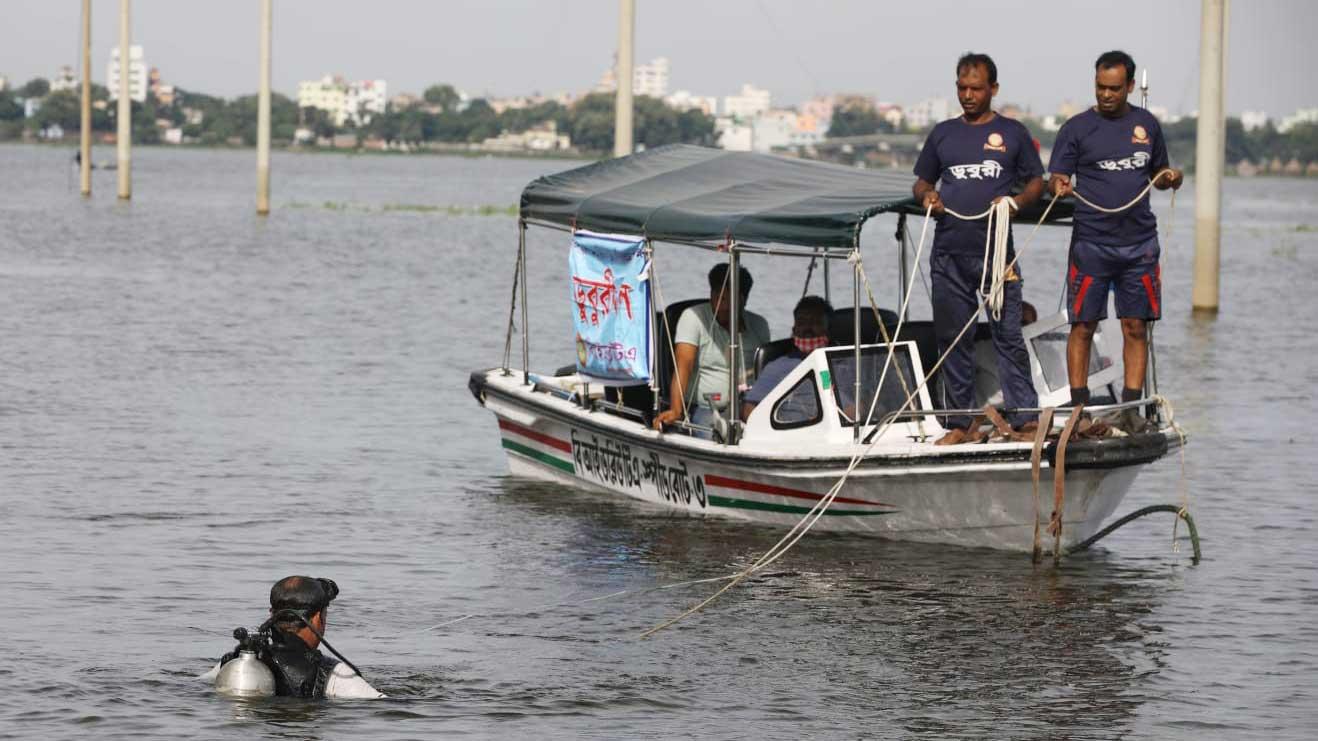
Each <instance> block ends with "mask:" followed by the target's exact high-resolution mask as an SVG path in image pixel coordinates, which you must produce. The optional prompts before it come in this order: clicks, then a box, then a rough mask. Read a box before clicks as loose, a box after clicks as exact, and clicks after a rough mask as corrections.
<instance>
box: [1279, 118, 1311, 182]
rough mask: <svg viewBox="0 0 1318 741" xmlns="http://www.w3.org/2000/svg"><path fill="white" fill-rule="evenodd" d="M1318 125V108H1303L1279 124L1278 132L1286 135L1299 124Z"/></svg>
mask: <svg viewBox="0 0 1318 741" xmlns="http://www.w3.org/2000/svg"><path fill="white" fill-rule="evenodd" d="M1306 123H1318V108H1301V109H1299V110H1297V111H1295V112H1294V113H1292V114H1291V115H1289V116H1286V117H1285V118H1283V119H1282V120H1281V121H1278V122H1277V131H1279V132H1281V133H1283V134H1285V133H1286V132H1287V131H1290V130H1291V129H1293V128H1295V126H1296V125H1297V124H1306ZM1288 174H1289V173H1288Z"/></svg>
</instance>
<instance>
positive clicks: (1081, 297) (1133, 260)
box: [1066, 236, 1162, 323]
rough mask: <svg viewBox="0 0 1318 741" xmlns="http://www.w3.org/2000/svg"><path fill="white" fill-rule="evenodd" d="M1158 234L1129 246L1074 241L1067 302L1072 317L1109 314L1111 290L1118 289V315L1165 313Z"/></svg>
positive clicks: (1149, 317)
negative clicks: (1159, 263)
mask: <svg viewBox="0 0 1318 741" xmlns="http://www.w3.org/2000/svg"><path fill="white" fill-rule="evenodd" d="M1161 254H1162V248H1160V247H1159V246H1158V238H1157V237H1156V236H1155V237H1150V238H1149V239H1147V240H1145V241H1143V242H1140V243H1138V244H1132V245H1128V246H1125V247H1109V246H1107V245H1102V244H1094V243H1093V242H1086V241H1084V240H1082V239H1077V240H1074V241H1072V242H1071V257H1070V260H1068V262H1069V263H1070V269H1069V270H1068V272H1067V274H1066V305H1067V308H1069V309H1070V310H1071V321H1072V323H1075V322H1093V321H1097V320H1099V319H1106V318H1107V296H1108V291H1109V290H1112V289H1116V292H1117V316H1118V317H1120V318H1122V319H1144V320H1153V319H1158V318H1159V317H1161V316H1162V268H1161V267H1159V265H1158V257H1159V256H1160V255H1161Z"/></svg>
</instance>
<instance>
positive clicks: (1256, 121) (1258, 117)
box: [1240, 111, 1268, 131]
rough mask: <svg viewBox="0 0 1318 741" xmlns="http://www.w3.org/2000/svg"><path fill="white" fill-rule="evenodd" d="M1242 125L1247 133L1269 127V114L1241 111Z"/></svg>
mask: <svg viewBox="0 0 1318 741" xmlns="http://www.w3.org/2000/svg"><path fill="white" fill-rule="evenodd" d="M1240 125H1241V126H1243V127H1244V128H1245V131H1254V130H1255V129H1261V128H1263V127H1264V126H1267V125H1268V114H1267V112H1265V111H1241V112H1240Z"/></svg>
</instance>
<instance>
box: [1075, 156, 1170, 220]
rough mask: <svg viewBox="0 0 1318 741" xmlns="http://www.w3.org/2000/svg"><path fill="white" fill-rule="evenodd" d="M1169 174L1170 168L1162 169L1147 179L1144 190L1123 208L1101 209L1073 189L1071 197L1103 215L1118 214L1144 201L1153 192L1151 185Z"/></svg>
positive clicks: (1101, 207)
mask: <svg viewBox="0 0 1318 741" xmlns="http://www.w3.org/2000/svg"><path fill="white" fill-rule="evenodd" d="M1170 172H1172V169H1171V168H1170V167H1165V168H1163V169H1162V170H1160V171H1159V172H1158V174H1156V175H1154V176H1153V177H1151V178H1149V184H1148V185H1146V186H1144V190H1141V191H1140V194H1139V195H1137V196H1135V197H1134V198H1132V199H1130V201H1129V202H1128V203H1126V205H1124V206H1117V207H1116V208H1105V207H1103V206H1100V205H1098V204H1097V203H1094V202H1093V201H1091V200H1089V199H1088V198H1085V197H1084V196H1082V195H1080V191H1078V190H1076V189H1075V188H1072V189H1071V195H1073V196H1075V197H1076V200H1078V201H1080V202H1081V203H1083V204H1085V205H1086V206H1088V207H1090V208H1092V209H1094V210H1095V211H1101V212H1103V213H1105V214H1119V213H1121V212H1122V211H1125V210H1127V209H1129V208H1133V207H1134V206H1135V204H1137V203H1139V202H1140V201H1142V200H1144V196H1147V195H1148V194H1149V191H1150V190H1153V184H1154V183H1156V182H1158V180H1159V179H1160V178H1162V176H1163V175H1166V174H1167V173H1170ZM1172 197H1173V198H1175V197H1176V191H1172Z"/></svg>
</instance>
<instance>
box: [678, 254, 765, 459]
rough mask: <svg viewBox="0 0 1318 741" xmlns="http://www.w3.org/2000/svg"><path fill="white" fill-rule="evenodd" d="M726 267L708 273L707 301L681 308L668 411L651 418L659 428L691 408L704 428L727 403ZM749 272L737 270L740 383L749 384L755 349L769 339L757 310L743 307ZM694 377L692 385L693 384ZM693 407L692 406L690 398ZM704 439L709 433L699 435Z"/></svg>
mask: <svg viewBox="0 0 1318 741" xmlns="http://www.w3.org/2000/svg"><path fill="white" fill-rule="evenodd" d="M728 277H729V276H728V265H727V263H719V264H718V265H715V266H714V267H713V269H712V270H710V271H709V303H708V304H698V305H696V306H692V307H691V308H689V309H687V310H686V311H684V312H682V316H681V317H680V318H679V319H678V320H677V329H676V331H674V332H673V382H672V387H671V388H670V390H669V404H668V409H666V410H664V411H662V412H660V413H659V414H658V415H657V416H656V417H655V418H654V428H655V429H656V430H661V429H663V426H664V425H666V424H672V423H673V422H676V421H678V420H680V419H682V418H683V417H684V416H685V415H686V409H687V408H688V407H691V417H690V421H691V422H692V423H693V424H696V425H701V426H705V427H709V426H712V423H713V420H714V410H719V411H723V410H725V409H726V408H727V405H728V382H729V379H730V375H729V373H730V372H729V369H728V357H729V347H730V346H731V344H732V336H731V334H730V332H729V331H728V329H729V325H730V324H731V321H732V318H731V314H732V304H731V302H730V301H728V300H727V298H728V296H729V294H730V291H729V290H728V286H729V284H730V281H729V280H728ZM752 283H753V280H752V279H751V274H750V271H749V270H747V269H746V268H738V274H737V286H738V290H739V292H740V294H741V303H740V305H741V307H742V309H741V311H740V312H739V318H740V322H739V324H740V325H741V326H740V327H738V330H737V333H738V340H737V344H738V350H739V352H740V355H741V358H740V360H739V361H738V363H737V366H738V372H739V374H740V376H741V377H740V378H738V379H737V384H738V386H739V387H741V386H745V385H746V383H747V382H748V380H749V379H748V377H747V369H749V368H750V367H751V365H752V363H754V358H755V350H756V349H757V348H759V346H760V345H763V344H765V343H767V342H768V341H769V323H768V322H767V321H765V319H764V317H762V316H760V315H759V314H754V313H751V312H749V311H746V310H745V306H746V299H747V298H748V297H749V296H750V292H751V284H752ZM693 380H694V383H693V382H692V381H693ZM692 401H694V402H695V406H694V407H692V406H691V402H692ZM697 436H698V437H704V438H708V437H709V434H707V433H703V432H701V433H697Z"/></svg>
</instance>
